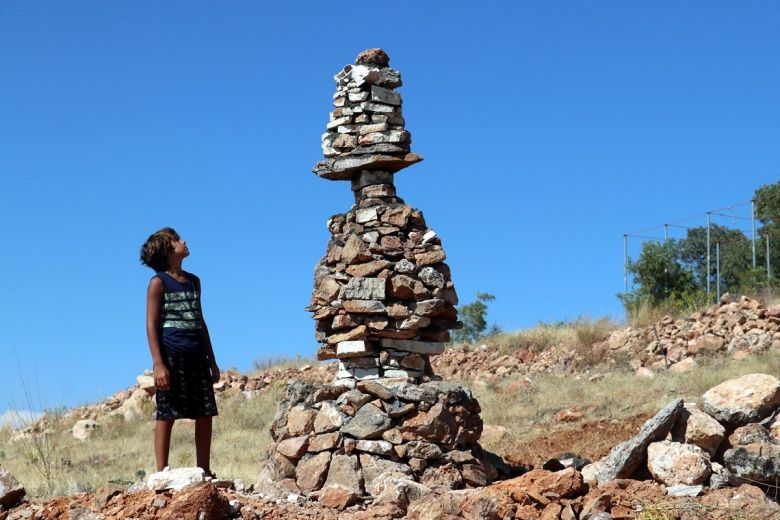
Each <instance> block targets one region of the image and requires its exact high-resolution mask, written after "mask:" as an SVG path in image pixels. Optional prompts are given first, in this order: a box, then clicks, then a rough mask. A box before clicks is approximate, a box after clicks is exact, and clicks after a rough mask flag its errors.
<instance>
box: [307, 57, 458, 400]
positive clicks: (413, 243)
mask: <svg viewBox="0 0 780 520" xmlns="http://www.w3.org/2000/svg"><path fill="white" fill-rule="evenodd" d="M389 62H390V59H389V57H388V56H387V54H386V53H385V52H384V51H383V50H382V49H369V50H366V51H364V52H362V53H360V54H359V55H358V57H357V60H356V61H355V64H354V65H346V66H345V67H344V68H343V69H342V70H341V71H340V72H339V73H338V74H336V75H335V76H334V79H335V80H336V85H337V86H336V93H335V94H334V95H333V99H334V101H333V106H334V109H333V112H331V113H330V122H329V123H328V125H327V131H326V132H325V133H324V134H323V135H322V150H323V153H324V155H325V159H324V160H322V161H320V162H318V163H317V165H316V166H315V167H314V173H316V174H317V175H318V176H320V177H322V178H324V179H329V180H347V181H350V183H351V187H352V191H353V193H354V195H355V204H354V206H353V207H352V208H351V209H350V210H349V211H348V212H347V213H344V214H338V215H334V216H333V217H331V218H330V219H329V220H328V230H329V231H330V233H331V240H330V243H329V245H328V251H327V254H326V255H325V256H324V257H323V258H322V260H320V262H319V264H318V265H317V267H316V269H315V277H314V292H313V294H312V300H311V304H310V305H309V307H307V310H309V311H311V312H313V313H314V315H313V318H314V320H315V321H316V323H317V326H316V329H317V331H316V338H317V341H318V342H319V343H320V347H319V349H318V351H317V357H318V358H319V359H321V360H323V359H333V358H338V359H339V371H338V374H337V376H336V382H337V383H340V384H346V385H348V386H354V385H355V383H356V381H359V380H364V379H403V380H406V381H408V382H412V383H420V382H425V381H430V380H432V379H435V376H434V374H433V372H432V370H431V365H430V363H429V361H428V356H430V355H432V354H439V353H441V352H442V351H443V349H444V344H445V343H446V342H447V341H449V338H450V335H449V330H450V329H455V328H459V327H460V326H461V323H460V322H459V321H458V313H457V310H456V308H455V305H456V304H457V303H458V298H457V295H456V293H455V287H454V285H453V283H452V280H451V278H450V269H449V267H448V266H447V264H445V263H444V260H445V258H446V255H445V253H444V250H443V249H442V246H441V240H440V239H439V237H438V235H437V234H436V232H434V231H433V230H431V229H429V228H428V227H427V225H426V224H425V219H424V218H423V214H422V212H421V211H419V210H417V209H414V208H412V207H410V206H408V205H406V204H404V201H403V200H402V199H401V198H400V197H398V196H397V194H396V190H395V186H394V185H393V177H394V175H395V174H396V173H397V172H399V171H400V170H402V169H403V168H406V167H408V166H411V165H413V164H415V163H417V162H420V161H421V160H422V157H420V156H419V155H417V154H415V153H413V152H411V150H410V145H411V142H412V139H411V134H410V133H409V131H408V130H406V128H405V121H404V118H403V115H402V104H403V103H402V99H401V95H400V94H399V93H398V92H396V91H395V89H396V88H398V87H400V86H401V84H402V83H401V73H400V72H398V71H397V70H395V69H392V68H390V67H389Z"/></svg>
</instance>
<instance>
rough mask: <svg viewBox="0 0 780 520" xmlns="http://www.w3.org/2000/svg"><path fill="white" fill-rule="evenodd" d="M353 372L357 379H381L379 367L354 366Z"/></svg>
mask: <svg viewBox="0 0 780 520" xmlns="http://www.w3.org/2000/svg"><path fill="white" fill-rule="evenodd" d="M352 374H353V375H354V376H355V378H356V379H379V369H378V368H354V369H352Z"/></svg>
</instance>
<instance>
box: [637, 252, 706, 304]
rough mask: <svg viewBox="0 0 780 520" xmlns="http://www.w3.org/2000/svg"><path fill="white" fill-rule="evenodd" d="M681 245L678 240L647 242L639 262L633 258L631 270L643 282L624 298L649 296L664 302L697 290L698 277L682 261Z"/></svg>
mask: <svg viewBox="0 0 780 520" xmlns="http://www.w3.org/2000/svg"><path fill="white" fill-rule="evenodd" d="M679 253H680V247H679V244H678V243H677V242H675V241H674V240H669V241H667V242H664V243H659V242H645V243H644V244H642V253H641V254H640V255H639V258H638V259H637V260H636V261H629V264H628V270H629V272H630V273H631V274H632V275H633V276H634V281H635V282H637V283H639V288H638V289H637V290H635V291H634V292H633V293H631V294H628V295H624V296H623V299H624V301H628V300H631V299H636V298H639V299H649V300H650V302H651V303H652V304H656V305H657V304H660V303H661V302H664V301H666V300H668V299H669V298H672V297H674V298H686V297H687V296H688V295H690V294H692V293H695V292H697V289H698V287H697V285H696V281H695V279H694V276H693V275H692V274H691V273H690V272H689V271H687V270H686V269H685V268H684V267H683V265H682V264H681V262H680V261H679Z"/></svg>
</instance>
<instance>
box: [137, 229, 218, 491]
mask: <svg viewBox="0 0 780 520" xmlns="http://www.w3.org/2000/svg"><path fill="white" fill-rule="evenodd" d="M189 254H190V251H189V249H188V248H187V243H186V242H185V241H184V240H182V239H181V237H180V236H179V234H178V233H176V231H175V230H173V229H172V228H169V227H166V228H163V229H161V230H159V231H157V232H156V233H154V234H152V235H151V236H150V237H149V238H148V239H147V240H146V242H145V243H144V245H143V246H142V247H141V263H142V264H144V265H147V266H149V267H151V268H152V269H153V270H154V271H155V275H154V276H153V277H152V279H151V281H150V282H149V288H148V290H147V294H146V336H147V338H148V340H149V350H150V351H151V354H152V362H153V364H154V384H155V385H156V387H157V392H156V400H157V421H156V423H155V428H154V452H155V456H156V459H157V471H162V470H163V469H164V468H165V467H166V466H167V465H168V452H169V450H170V445H171V430H172V429H173V423H174V421H175V420H176V419H184V418H186V419H194V420H195V453H196V460H197V465H198V467H200V468H202V469H203V471H204V472H205V473H206V476H210V477H212V478H213V477H214V474H213V473H212V472H211V467H210V461H209V459H210V455H211V421H212V417H213V416H215V415H217V413H218V412H217V404H216V401H215V399H214V388H213V384H214V383H216V382H218V381H219V367H218V366H217V362H216V359H215V357H214V351H213V350H212V348H211V339H210V338H209V331H208V328H207V327H206V322H205V321H204V320H203V313H202V311H201V305H200V293H201V291H200V279H199V278H198V277H197V276H195V275H194V274H191V273H188V272H186V271H184V270H183V269H182V267H181V264H182V260H184V258H186V257H187V256H189Z"/></svg>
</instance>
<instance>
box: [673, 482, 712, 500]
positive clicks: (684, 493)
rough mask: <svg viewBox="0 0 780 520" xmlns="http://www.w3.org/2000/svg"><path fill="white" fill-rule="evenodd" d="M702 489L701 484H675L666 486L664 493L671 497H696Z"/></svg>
mask: <svg viewBox="0 0 780 520" xmlns="http://www.w3.org/2000/svg"><path fill="white" fill-rule="evenodd" d="M702 489H704V486H702V485H701V484H699V485H698V486H686V485H684V484H677V485H676V486H667V488H666V493H667V494H668V495H669V496H673V497H696V496H699V494H700V493H701V490H702Z"/></svg>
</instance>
